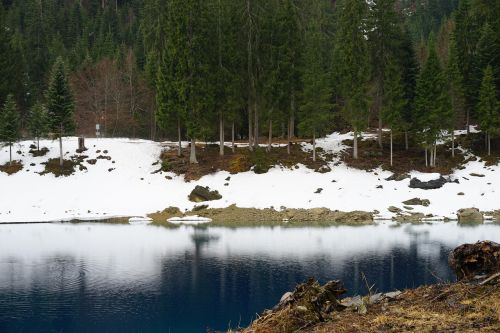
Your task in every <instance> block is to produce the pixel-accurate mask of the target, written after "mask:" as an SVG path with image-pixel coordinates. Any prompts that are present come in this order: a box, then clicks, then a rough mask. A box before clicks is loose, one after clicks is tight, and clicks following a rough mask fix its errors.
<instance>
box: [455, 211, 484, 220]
mask: <svg viewBox="0 0 500 333" xmlns="http://www.w3.org/2000/svg"><path fill="white" fill-rule="evenodd" d="M457 217H458V223H483V221H484V216H483V213H481V212H480V211H479V209H477V208H464V209H460V210H459V211H458V212H457Z"/></svg>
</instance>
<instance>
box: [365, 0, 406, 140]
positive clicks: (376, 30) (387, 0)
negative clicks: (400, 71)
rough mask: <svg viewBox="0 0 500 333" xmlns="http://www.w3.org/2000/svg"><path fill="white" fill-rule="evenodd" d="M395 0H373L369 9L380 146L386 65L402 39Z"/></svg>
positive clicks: (370, 44) (395, 53)
mask: <svg viewBox="0 0 500 333" xmlns="http://www.w3.org/2000/svg"><path fill="white" fill-rule="evenodd" d="M395 2H396V1H395V0H375V1H373V2H372V3H371V6H370V11H369V20H370V33H369V35H368V36H369V42H368V44H369V47H370V51H371V60H372V68H373V70H372V75H373V84H374V90H375V98H374V108H375V109H376V110H378V120H379V128H378V135H379V136H378V141H379V146H380V147H382V125H383V124H382V120H383V117H382V115H381V107H382V99H383V96H384V89H385V82H384V77H385V72H386V66H388V64H389V62H390V61H391V60H392V59H393V58H394V57H395V56H396V55H397V52H398V49H399V48H400V43H401V39H402V32H401V29H400V27H399V18H398V16H397V14H396V10H395Z"/></svg>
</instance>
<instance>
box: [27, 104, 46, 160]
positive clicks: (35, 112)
mask: <svg viewBox="0 0 500 333" xmlns="http://www.w3.org/2000/svg"><path fill="white" fill-rule="evenodd" d="M28 125H29V130H30V133H31V135H32V136H33V137H34V138H35V139H36V141H37V150H40V138H41V137H43V136H45V135H47V132H48V119H47V110H46V109H45V106H44V105H42V104H41V103H39V102H38V103H36V104H35V105H33V107H32V108H31V111H30V118H29V124H28Z"/></svg>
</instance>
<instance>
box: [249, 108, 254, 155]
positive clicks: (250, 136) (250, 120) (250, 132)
mask: <svg viewBox="0 0 500 333" xmlns="http://www.w3.org/2000/svg"><path fill="white" fill-rule="evenodd" d="M252 121H253V119H252V107H251V106H250V99H249V100H248V149H250V151H253V142H252V135H253V126H252V124H253V123H252Z"/></svg>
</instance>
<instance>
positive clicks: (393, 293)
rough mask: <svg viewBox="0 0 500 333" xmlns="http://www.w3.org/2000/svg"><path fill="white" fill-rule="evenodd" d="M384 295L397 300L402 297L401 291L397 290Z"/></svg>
mask: <svg viewBox="0 0 500 333" xmlns="http://www.w3.org/2000/svg"><path fill="white" fill-rule="evenodd" d="M384 295H385V297H387V298H389V299H395V298H396V297H398V296H399V295H401V292H400V291H399V290H396V291H391V292H388V293H385V294H384Z"/></svg>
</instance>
